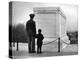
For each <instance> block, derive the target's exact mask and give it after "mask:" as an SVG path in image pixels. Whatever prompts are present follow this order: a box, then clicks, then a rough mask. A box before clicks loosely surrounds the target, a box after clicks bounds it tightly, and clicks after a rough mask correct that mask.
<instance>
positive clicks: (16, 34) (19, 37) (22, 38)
mask: <svg viewBox="0 0 80 60" xmlns="http://www.w3.org/2000/svg"><path fill="white" fill-rule="evenodd" d="M12 41H13V42H17V41H18V42H23V43H25V42H27V32H26V29H25V27H24V25H23V24H18V25H17V26H12Z"/></svg>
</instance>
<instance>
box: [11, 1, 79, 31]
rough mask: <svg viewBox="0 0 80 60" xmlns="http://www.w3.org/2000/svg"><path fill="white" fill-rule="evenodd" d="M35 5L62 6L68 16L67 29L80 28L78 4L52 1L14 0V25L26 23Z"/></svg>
mask: <svg viewBox="0 0 80 60" xmlns="http://www.w3.org/2000/svg"><path fill="white" fill-rule="evenodd" d="M34 7H60V8H61V9H62V10H63V12H64V14H65V16H66V18H67V19H66V26H67V31H76V30H78V16H77V15H78V6H77V5H67V4H65V5H64V4H52V3H32V2H13V4H12V25H15V26H16V25H17V24H20V23H21V24H24V25H25V24H26V22H27V21H28V20H29V14H30V13H34V12H33V8H34Z"/></svg>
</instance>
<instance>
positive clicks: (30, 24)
mask: <svg viewBox="0 0 80 60" xmlns="http://www.w3.org/2000/svg"><path fill="white" fill-rule="evenodd" d="M26 30H27V32H29V31H32V32H33V34H36V26H35V21H33V20H29V21H28V22H27V24H26Z"/></svg>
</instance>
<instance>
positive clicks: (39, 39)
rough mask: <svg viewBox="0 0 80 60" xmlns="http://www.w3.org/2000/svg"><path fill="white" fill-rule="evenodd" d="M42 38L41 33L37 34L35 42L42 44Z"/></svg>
mask: <svg viewBox="0 0 80 60" xmlns="http://www.w3.org/2000/svg"><path fill="white" fill-rule="evenodd" d="M43 39H44V37H43V35H42V34H41V33H39V34H37V44H38V45H42V40H43Z"/></svg>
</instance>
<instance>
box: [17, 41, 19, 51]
mask: <svg viewBox="0 0 80 60" xmlns="http://www.w3.org/2000/svg"><path fill="white" fill-rule="evenodd" d="M18 50H19V46H18V41H17V51H18Z"/></svg>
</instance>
